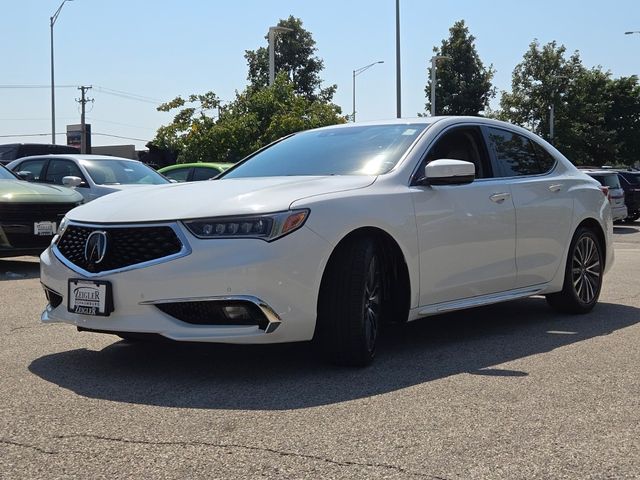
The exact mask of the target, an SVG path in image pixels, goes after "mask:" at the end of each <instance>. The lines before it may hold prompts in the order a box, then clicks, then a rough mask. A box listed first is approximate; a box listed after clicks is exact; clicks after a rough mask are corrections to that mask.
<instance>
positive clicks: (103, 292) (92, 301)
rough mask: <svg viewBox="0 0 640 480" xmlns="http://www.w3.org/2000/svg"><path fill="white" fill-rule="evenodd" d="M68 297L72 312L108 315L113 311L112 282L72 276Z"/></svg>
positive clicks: (68, 306)
mask: <svg viewBox="0 0 640 480" xmlns="http://www.w3.org/2000/svg"><path fill="white" fill-rule="evenodd" d="M67 298H68V305H67V309H68V310H69V311H70V312H71V313H79V314H81V315H98V316H103V317H106V316H108V315H109V314H110V313H111V312H113V294H112V292H111V282H105V281H98V280H84V279H76V278H71V279H69V295H68V297H67Z"/></svg>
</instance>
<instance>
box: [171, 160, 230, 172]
mask: <svg viewBox="0 0 640 480" xmlns="http://www.w3.org/2000/svg"><path fill="white" fill-rule="evenodd" d="M232 165H235V164H233V163H223V162H192V163H176V164H173V165H168V166H166V167H162V168H160V169H158V171H159V172H169V171H171V170H176V169H178V168H191V167H205V168H206V167H209V168H214V169H216V170H219V169H223V170H226V169H227V168H229V167H231V166H232Z"/></svg>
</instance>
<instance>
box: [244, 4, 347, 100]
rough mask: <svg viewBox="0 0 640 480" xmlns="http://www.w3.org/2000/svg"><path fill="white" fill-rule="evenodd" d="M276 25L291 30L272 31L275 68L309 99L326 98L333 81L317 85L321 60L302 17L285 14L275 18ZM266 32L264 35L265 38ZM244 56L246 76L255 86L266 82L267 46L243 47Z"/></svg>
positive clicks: (263, 84)
mask: <svg viewBox="0 0 640 480" xmlns="http://www.w3.org/2000/svg"><path fill="white" fill-rule="evenodd" d="M278 26H279V27H285V28H290V29H291V30H292V31H291V32H284V31H281V32H278V33H277V34H276V35H275V42H274V53H275V68H276V72H280V71H284V72H287V74H288V75H289V78H290V79H291V81H292V82H293V84H294V86H295V91H296V93H298V94H301V95H304V96H305V97H307V98H309V99H322V100H325V101H327V102H330V101H331V100H332V98H333V95H334V93H335V91H336V85H331V86H329V87H327V88H321V84H322V79H321V78H320V72H322V70H323V69H324V62H323V61H322V59H320V58H319V57H317V56H316V51H317V48H316V42H315V40H314V39H313V36H312V35H311V32H309V31H308V30H305V29H304V28H303V27H302V20H300V19H299V18H296V17H293V16H289V18H287V19H286V20H280V21H279V22H278ZM268 38H269V36H268V35H266V36H265V39H266V40H267V41H268ZM244 56H245V58H246V59H247V64H248V66H249V74H248V76H247V80H249V82H250V83H251V85H252V86H254V87H256V88H264V87H266V86H267V85H268V83H269V49H268V44H267V46H266V47H260V48H258V49H256V50H247V51H246V52H245V55H244Z"/></svg>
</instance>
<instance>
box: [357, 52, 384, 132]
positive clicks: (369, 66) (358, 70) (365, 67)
mask: <svg viewBox="0 0 640 480" xmlns="http://www.w3.org/2000/svg"><path fill="white" fill-rule="evenodd" d="M379 63H384V60H379V61H377V62H373V63H370V64H369V65H366V66H364V67H361V68H357V69H356V70H354V71H353V110H352V111H351V121H352V122H355V121H356V77H357V76H358V75H360V74H361V73H362V72H364V71H365V70H369V69H370V68H371V67H373V66H374V65H377V64H379Z"/></svg>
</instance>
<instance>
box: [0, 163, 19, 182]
mask: <svg viewBox="0 0 640 480" xmlns="http://www.w3.org/2000/svg"><path fill="white" fill-rule="evenodd" d="M0 180H17V178H16V176H15V175H14V174H13V173H11V172H10V171H9V170H7V169H6V168H4V167H3V166H2V165H0Z"/></svg>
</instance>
